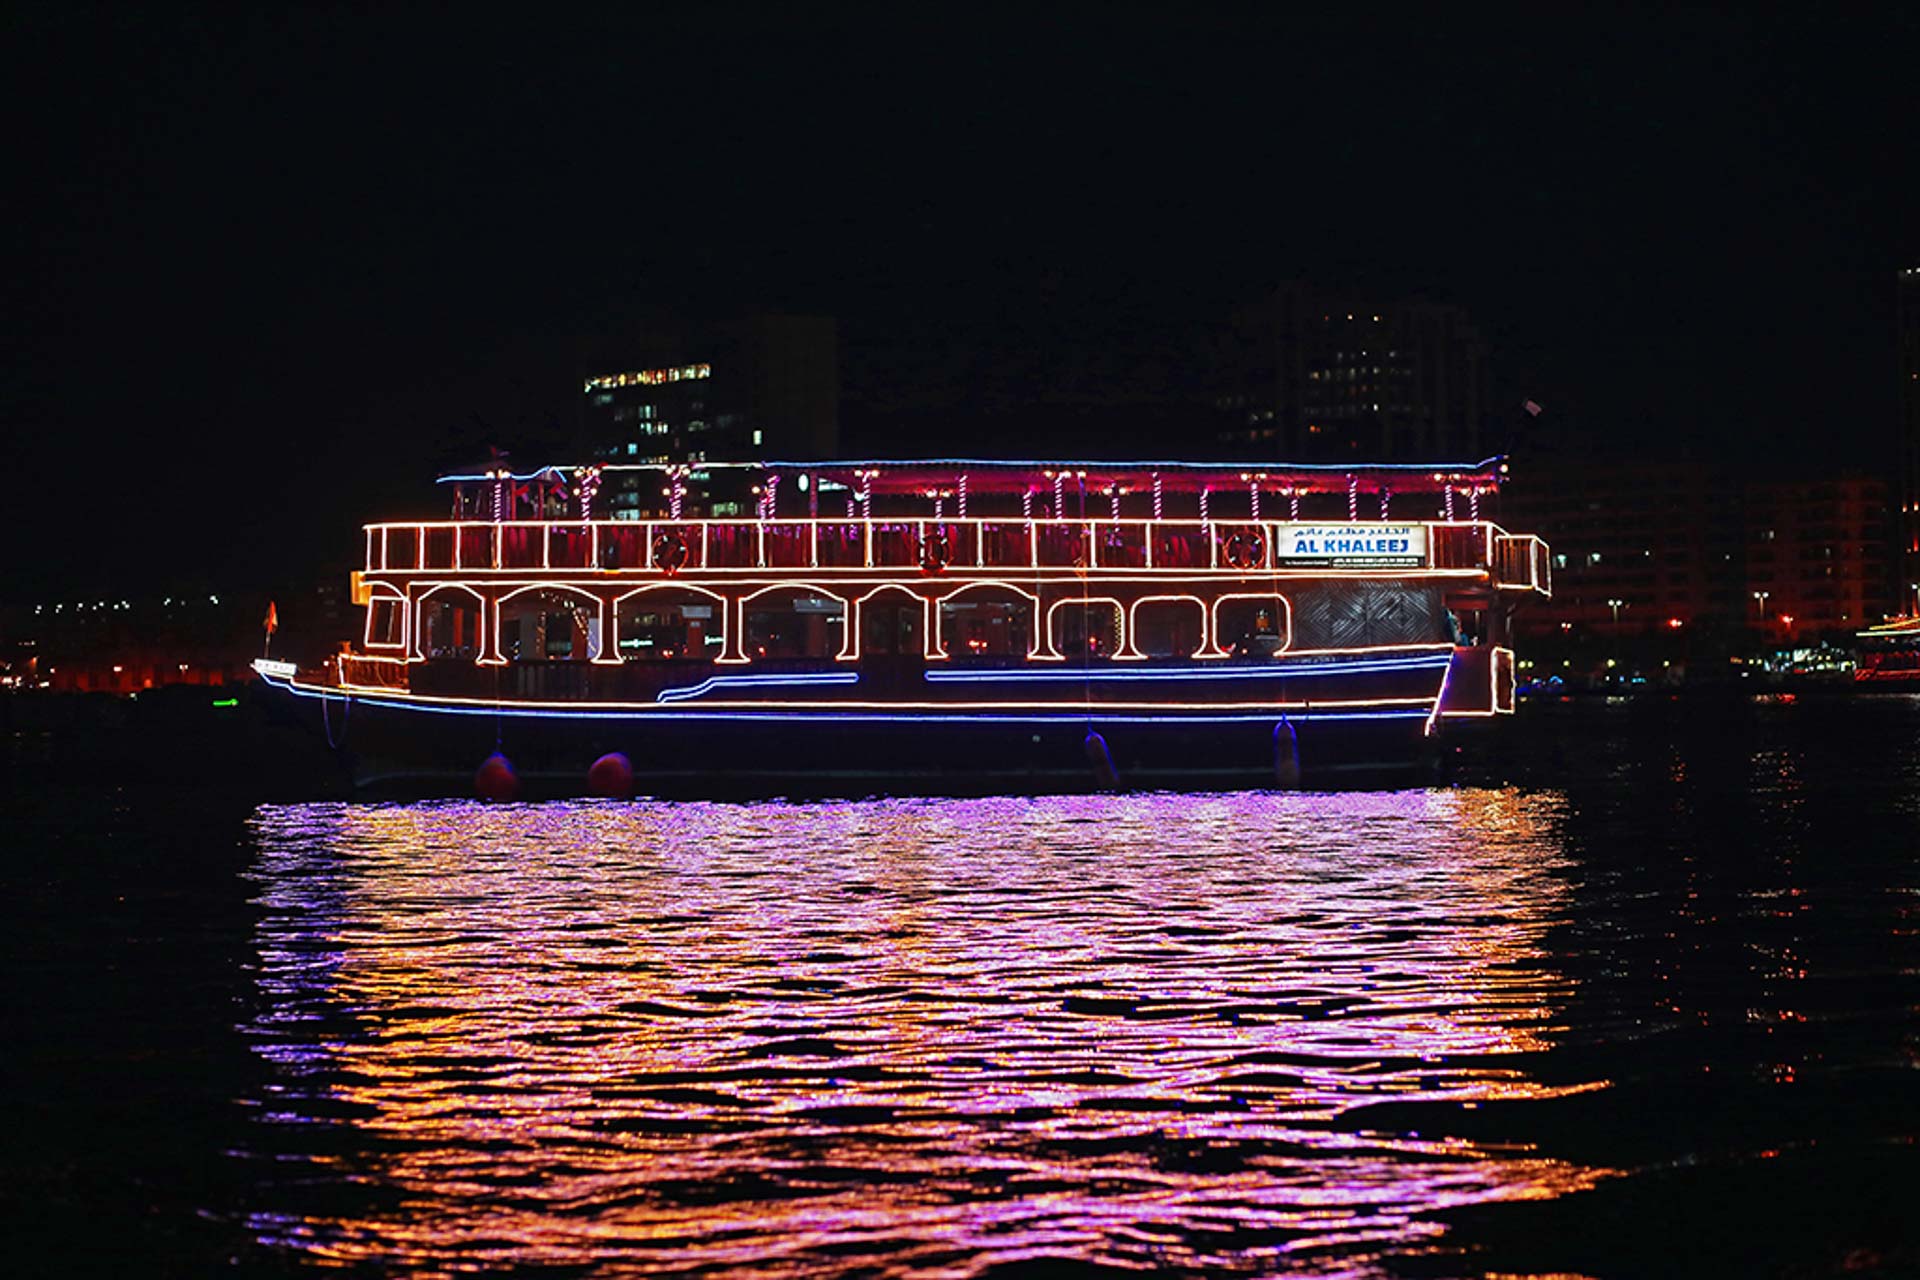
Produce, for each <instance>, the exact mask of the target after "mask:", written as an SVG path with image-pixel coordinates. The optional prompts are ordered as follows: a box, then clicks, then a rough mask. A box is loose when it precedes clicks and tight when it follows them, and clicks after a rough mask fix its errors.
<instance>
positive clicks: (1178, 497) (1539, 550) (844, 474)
mask: <svg viewBox="0 0 1920 1280" xmlns="http://www.w3.org/2000/svg"><path fill="white" fill-rule="evenodd" d="M1505 472H1506V466H1505V463H1504V462H1503V461H1502V460H1501V459H1497V458H1495V459H1488V460H1486V461H1483V462H1479V463H1474V464H1470V465H1459V466H1455V465H1444V464H1442V465H1435V464H1398V465H1384V466H1382V465H1369V466H1359V465H1355V466H1332V465H1315V466H1291V465H1283V464H1267V463H1233V464H1226V463H1187V462H1148V463H1135V464H1125V465H1120V464H1113V463H1091V462H1089V463H1041V462H1004V461H980V460H964V459H954V460H938V461H923V462H840V463H791V462H765V463H718V464H705V465H684V466H674V465H660V464H652V463H646V464H620V463H608V464H596V465H593V466H581V467H547V468H542V469H539V470H537V471H532V472H526V473H515V472H513V471H511V470H510V469H509V468H507V467H505V466H500V467H493V468H489V469H485V470H481V471H477V472H471V473H463V474H455V475H450V476H446V477H443V478H442V484H443V485H446V486H450V487H451V489H452V492H453V503H452V505H453V512H452V516H453V518H451V519H443V520H407V521H385V522H379V523H374V524H369V525H367V526H366V527H365V537H366V560H365V565H364V571H363V576H364V577H366V578H368V579H372V580H375V581H385V582H388V583H391V584H392V585H394V586H397V587H405V586H407V585H411V584H412V583H414V582H418V581H424V580H431V581H447V580H466V581H474V582H495V583H506V582H513V581H520V580H526V579H528V578H529V577H530V576H535V577H539V578H541V579H543V580H557V581H582V580H585V581H598V582H603V583H604V582H605V581H606V580H607V579H608V578H609V577H614V578H630V577H657V576H683V577H698V578H713V579H735V580H739V579H745V578H754V579H772V580H778V579H781V578H793V577H802V576H804V577H818V576H819V575H821V574H827V575H830V576H832V577H834V578H836V579H868V578H870V579H876V580H879V579H886V578H890V577H897V576H899V575H900V574H902V573H906V574H942V575H952V576H955V577H962V578H967V577H975V578H980V577H985V578H992V577H1008V576H1018V577H1020V578H1022V579H1029V580H1046V579H1049V578H1056V577H1074V578H1088V577H1099V578H1112V577H1116V576H1117V577H1125V578H1135V579H1137V578H1140V577H1141V576H1142V575H1146V576H1152V577H1161V576H1166V577H1174V576H1179V577H1185V578H1189V579H1192V578H1204V577H1207V576H1211V575H1219V576H1232V577H1243V576H1245V575H1247V574H1255V573H1257V574H1263V575H1274V576H1286V577H1292V576H1302V575H1314V576H1324V575H1328V574H1338V575H1359V576H1377V575H1381V574H1389V573H1391V574H1406V573H1409V572H1411V573H1434V574H1462V575H1487V576H1488V577H1489V578H1491V579H1492V580H1493V581H1494V582H1495V583H1497V584H1498V585H1500V586H1505V587H1509V588H1515V589H1520V590H1528V591H1536V592H1539V593H1542V594H1546V593H1547V592H1549V590H1550V585H1549V565H1548V557H1547V554H1546V547H1545V544H1544V543H1543V542H1541V540H1540V539H1538V538H1536V537H1533V536H1532V535H1528V534H1514V533H1509V532H1507V531H1506V530H1504V529H1502V528H1501V527H1500V526H1499V525H1498V524H1497V523H1495V522H1494V521H1493V520H1491V519H1484V518H1482V517H1483V515H1486V514H1488V513H1489V512H1490V511H1491V510H1492V509H1494V507H1495V504H1496V503H1497V497H1498V493H1499V488H1500V484H1501V482H1502V480H1503V479H1504V476H1505Z"/></svg>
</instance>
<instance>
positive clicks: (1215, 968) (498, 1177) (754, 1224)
mask: <svg viewBox="0 0 1920 1280" xmlns="http://www.w3.org/2000/svg"><path fill="white" fill-rule="evenodd" d="M1564 809H1565V807H1564V804H1563V802H1562V801H1561V800H1560V799H1559V798H1558V797H1557V796H1554V795H1552V794H1550V793H1549V794H1542V793H1538V792H1535V793H1520V792H1514V791H1491V790H1481V791H1475V790H1458V791H1431V792H1428V791H1421V792H1402V793H1362V794H1342V795H1314V794H1284V795H1258V794H1241V795H1220V796H1120V797H1071V798H1069V797H1059V798H1043V799H1035V800H1008V799H997V800H965V801H950V800H949V801H909V800H901V801H873V802H863V803H840V804H817V805H782V804H766V805H752V806H742V805H698V804H691V805H690V804H658V803H641V804H633V805H595V804H574V805H546V806H519V807H484V806H478V805H472V804H435V805H418V806H406V807H378V808H366V807H353V806H343V805H306V806H294V807H284V808H263V809H261V810H260V811H259V812H258V814H257V816H256V818H255V823H254V825H255V830H256V835H257V837H258V841H259V847H260V858H259V862H258V864H257V869H256V873H255V874H256V879H257V888H258V901H259V905H260V907H261V908H262V912H263V915H262V919H261V924H260V930H259V939H258V942H259V953H260V965H261V967H260V972H259V986H260V996H261V1007H260V1012H259V1015H258V1016H257V1017H256V1018H255V1019H254V1021H253V1022H252V1023H251V1024H250V1025H249V1026H248V1027H247V1028H245V1030H246V1032H247V1035H248V1037H249V1040H250V1042H251V1043H252V1044H253V1045H254V1046H255V1049H256V1051H257V1052H258V1053H259V1054H261V1055H262V1056H263V1057H264V1058H265V1059H266V1060H268V1061H269V1062H270V1063H271V1064H273V1068H274V1069H273V1072H272V1080H273V1084H272V1086H271V1087H270V1088H269V1089H268V1091H267V1092H266V1093H265V1095H264V1096H262V1097H260V1098H258V1099H254V1100H253V1101H254V1102H256V1103H257V1104H258V1114H259V1116H260V1119H261V1124H260V1125H258V1126H256V1129H257V1131H258V1132H259V1133H260V1135H261V1136H260V1139H259V1148H258V1150H257V1151H255V1152H250V1153H248V1154H251V1155H257V1156H260V1157H263V1159H264V1160H265V1161H268V1162H271V1164H272V1167H273V1168H274V1169H275V1170H277V1171H278V1173H277V1174H276V1175H274V1176H277V1177H279V1178H281V1179H282V1180H283V1181H284V1182H286V1183H288V1184H291V1183H295V1182H297V1183H299V1184H300V1189H299V1190H298V1191H293V1190H288V1191H286V1192H285V1193H284V1194H282V1195H279V1196H275V1195H274V1194H272V1193H271V1191H266V1192H263V1193H262V1205H261V1207H260V1208H259V1209H258V1210H257V1212H255V1213H254V1215H253V1220H252V1223H251V1229H252V1231H253V1232H254V1233H255V1234H256V1235H257V1236H258V1237H259V1238H261V1239H262V1240H263V1241H264V1242H267V1243H269V1244H275V1245H283V1246H291V1247H293V1248H295V1249H298V1250H301V1251H305V1252H307V1253H309V1254H310V1255H312V1256H315V1257H317V1258H320V1259H325V1260H333V1261H342V1262H368V1263H374V1264H382V1263H384V1264H392V1265H397V1266H402V1267H414V1268H419V1269H424V1270H441V1269H451V1268H457V1267H472V1266H483V1267H485V1266H499V1267H505V1266H507V1265H516V1266H523V1267H524V1266H541V1265H552V1266H560V1265H568V1264H572V1265H576V1266H578V1265H586V1264H599V1265H601V1266H603V1267H604V1269H605V1270H606V1271H607V1272H609V1273H612V1272H616V1271H617V1272H622V1273H626V1272H632V1271H636V1270H649V1269H651V1270H659V1271H683V1270H688V1271H690V1270H700V1269H708V1270H712V1271H716V1272H720V1271H724V1272H728V1273H736V1274H737V1273H759V1274H792V1275H809V1274H830V1273H836V1272H840V1271H844V1270H848V1269H858V1268H872V1269H877V1270H878V1271H880V1272H882V1273H888V1274H906V1275H912V1274H927V1275H935V1274H938V1275H965V1274H970V1273H973V1272H976V1271H980V1270H983V1269H985V1268H987V1267H988V1266H990V1265H994V1264H1010V1263H1019V1262H1022V1261H1030V1260H1036V1259H1043V1258H1044V1259H1058V1258H1071V1259H1076V1260H1080V1261H1082V1262H1087V1263H1105V1264H1110V1265H1118V1266H1131V1267H1141V1266H1167V1267H1176V1268H1185V1269H1194V1270H1205V1269H1235V1270H1246V1269H1251V1270H1266V1269H1272V1268H1274V1267H1278V1266H1282V1265H1290V1264H1292V1263H1295V1262H1300V1263H1310V1264H1311V1265H1314V1266H1316V1267H1319V1268H1324V1269H1325V1270H1326V1271H1327V1272H1328V1273H1329V1274H1332V1273H1340V1272H1353V1273H1356V1274H1358V1273H1364V1272H1366V1271H1367V1270H1369V1265H1370V1264H1369V1261H1368V1260H1369V1258H1370V1257H1373V1256H1377V1255H1378V1254H1380V1253H1381V1252H1383V1251H1384V1252H1389V1253H1391V1252H1399V1251H1405V1250H1408V1249H1418V1248H1421V1247H1424V1246H1426V1245H1428V1244H1430V1243H1432V1242H1433V1241H1435V1240H1436V1239H1437V1238H1439V1237H1440V1236H1441V1235H1443V1234H1444V1227H1443V1226H1442V1225H1441V1223H1440V1222H1439V1221H1438V1219H1437V1218H1436V1216H1435V1215H1436V1214H1437V1213H1438V1211H1440V1210H1443V1209H1447V1208H1450V1207H1455V1206H1459V1205H1463V1204H1470V1203H1474V1202H1484V1201H1492V1200H1509V1199H1523V1198H1525V1199H1545V1198H1551V1197H1555V1196H1559V1195H1563V1194H1566V1193H1567V1192H1570V1191H1574V1190H1578V1189H1583V1188H1585V1187H1588V1186H1591V1185H1593V1184H1594V1183H1595V1182H1596V1181H1598V1180H1599V1179H1601V1178H1603V1177H1605V1176H1606V1172H1607V1171H1605V1170H1601V1169H1597V1168H1591V1167H1580V1166H1576V1165H1572V1164H1568V1163H1566V1162H1563V1161H1559V1160H1555V1159H1552V1158H1548V1157H1546V1156H1544V1155H1542V1154H1539V1153H1536V1152H1534V1151H1532V1150H1530V1149H1528V1148H1526V1147H1524V1146H1496V1145H1492V1144H1489V1143H1485V1142H1475V1141H1472V1140H1468V1139H1461V1138H1450V1137H1443V1136H1434V1135H1431V1134H1430V1135H1428V1136H1424V1137H1423V1136H1422V1135H1421V1133H1419V1132H1417V1131H1415V1130H1413V1129H1411V1128H1408V1127H1406V1126H1404V1125H1400V1124H1395V1123H1391V1122H1389V1121H1387V1120H1375V1119H1372V1118H1370V1117H1369V1116H1367V1115H1365V1114H1355V1112H1356V1109H1357V1108H1362V1107H1366V1106H1369V1105H1371V1104H1377V1103H1383V1102H1391V1103H1400V1104H1405V1103H1426V1104H1438V1105H1444V1106H1458V1105H1463V1104H1478V1103H1481V1102H1486V1101H1490V1100H1515V1099H1519V1100H1525V1099H1535V1098H1545V1097H1552V1096H1557V1095H1561V1094H1565V1093H1568V1092H1572V1091H1576V1090H1581V1089H1591V1088H1599V1087H1604V1084H1605V1082H1604V1081H1600V1080H1581V1081H1575V1082H1572V1083H1569V1082H1567V1081H1564V1080H1556V1081H1554V1082H1553V1083H1551V1084H1549V1083H1547V1082H1544V1081H1542V1080H1540V1079H1536V1078H1534V1077H1533V1076H1530V1074H1529V1064H1530V1062H1531V1061H1532V1057H1531V1055H1535V1054H1536V1053H1537V1051H1539V1050H1542V1049H1543V1048H1545V1047H1547V1046H1548V1045H1549V1043H1550V1042H1551V1040H1552V1037H1553V1036H1554V1034H1555V1032H1556V1030H1557V1029H1558V1027H1557V1024H1556V1018H1557V1016H1558V1012H1557V1011H1558V1010H1559V1009H1560V1008H1561V1007H1562V1006H1563V1005H1564V1003H1565V1002H1566V1000H1567V998H1568V996H1569V994H1570V991H1571V985H1572V984H1571V980H1570V979H1568V978H1567V977H1565V976H1564V975H1562V974H1559V973H1556V972H1555V971H1553V970H1552V969H1551V968H1550V967H1548V962H1547V953H1546V950H1545V948H1544V946H1543V943H1542V938H1543V934H1544V932H1545V930H1547V929H1548V928H1549V927H1550V926H1552V925H1554V924H1556V923H1559V922H1560V921H1561V920H1562V919H1563V917H1564V914H1565V912H1566V910H1567V905H1568V897H1569V893H1568V889H1567V886H1566V882H1565V880H1564V878H1563V871H1564V868H1565V863H1564V861H1563V855H1562V853H1561V851H1560V848H1559V839H1560V828H1561V824H1562V822H1563V821H1564V817H1565V812H1564ZM1419 1113H1420V1109H1419V1108H1414V1109H1413V1110H1411V1111H1409V1110H1406V1109H1402V1108H1396V1109H1394V1110H1393V1111H1391V1112H1383V1114H1386V1115H1391V1116H1406V1115H1409V1114H1419ZM316 1179H317V1180H318V1182H319V1183H320V1184H333V1185H335V1186H336V1190H337V1194H334V1195H327V1196H317V1195H316V1194H315V1192H314V1191H313V1187H314V1185H315V1180H316ZM316 1204H318V1205H320V1206H322V1208H321V1209H320V1210H318V1211H316V1208H315V1206H316Z"/></svg>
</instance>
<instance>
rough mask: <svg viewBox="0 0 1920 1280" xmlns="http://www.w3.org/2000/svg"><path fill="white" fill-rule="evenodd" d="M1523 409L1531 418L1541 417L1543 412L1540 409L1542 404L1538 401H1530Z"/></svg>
mask: <svg viewBox="0 0 1920 1280" xmlns="http://www.w3.org/2000/svg"><path fill="white" fill-rule="evenodd" d="M1523 407H1524V408H1525V409H1526V411H1527V414H1528V416H1529V417H1534V418H1537V417H1539V416H1540V414H1541V412H1542V410H1541V407H1540V402H1539V401H1538V400H1529V401H1527V403H1526V404H1525V405H1524V406H1523Z"/></svg>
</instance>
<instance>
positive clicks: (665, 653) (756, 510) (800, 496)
mask: <svg viewBox="0 0 1920 1280" xmlns="http://www.w3.org/2000/svg"><path fill="white" fill-rule="evenodd" d="M1505 470H1506V468H1505V466H1504V465H1503V464H1502V463H1501V462H1500V460H1498V459H1493V460H1489V461H1487V462H1483V463H1478V464H1474V465H1470V466H1457V467H1456V466H1439V467H1436V466H1434V465H1432V464H1425V465H1419V466H1367V467H1313V466H1282V465H1271V464H1263V465H1261V466H1259V467H1254V466H1247V465H1214V464H1199V463H1175V462H1165V463H1141V464H1134V465H1115V464H1103V463H1072V464H1044V463H1019V462H990V461H961V460H952V461H939V462H862V463H831V464H827V463H821V464H811V463H776V462H768V463H746V464H710V465H696V466H692V467H678V466H665V467H663V466H620V465H602V466H593V467H553V468H547V469H544V470H540V471H537V472H532V473H528V474H516V473H512V472H510V471H507V470H505V469H495V470H489V471H483V472H480V473H476V474H469V475H454V476H448V477H445V478H443V480H442V482H441V483H442V484H443V485H444V486H446V487H447V488H448V489H449V490H450V492H451V500H452V508H453V512H452V518H451V519H446V520H433V521H407V522H399V523H382V524H373V525H369V526H367V528H366V568H365V569H364V571H362V572H360V573H358V574H356V575H355V582H354V592H355V599H356V601H357V603H359V604H361V605H364V607H365V609H366V615H365V618H366V620H365V631H364V634H363V636H362V640H361V642H360V643H359V644H358V645H356V646H349V647H348V649H347V650H346V651H343V652H341V653H340V654H339V655H337V656H336V657H334V658H332V659H330V660H329V661H328V663H327V664H326V665H325V666H324V667H322V668H317V669H313V670H305V669H295V668H293V667H291V666H288V665H286V664H279V663H273V662H266V661H263V662H261V663H259V664H257V667H258V670H259V673H260V674H261V676H262V677H263V678H264V679H265V680H266V681H267V682H268V683H269V684H271V685H272V686H273V687H274V688H275V689H277V690H282V691H285V692H287V693H290V694H292V695H294V696H295V697H297V698H298V699H301V700H303V702H304V704H305V706H306V708H307V709H308V711H310V712H311V714H312V716H313V718H314V719H315V721H316V722H317V725H316V727H318V728H322V729H324V730H325V732H326V733H327V734H328V737H329V741H330V742H332V743H334V744H335V745H336V746H344V748H345V750H346V751H347V752H348V753H349V754H350V756H351V759H352V762H353V765H354V769H355V776H356V778H357V779H358V780H359V781H362V782H372V781H378V780H381V779H397V778H403V777H415V778H423V777H425V776H428V775H434V774H441V775H445V776H448V777H452V776H470V774H471V771H472V769H473V767H474V765H475V763H476V762H478V761H479V760H480V759H481V758H482V757H484V756H486V755H487V754H488V753H490V752H492V751H493V750H494V749H495V748H496V746H497V747H498V748H499V749H501V750H503V751H504V752H505V753H506V754H507V755H508V756H509V757H510V758H511V759H512V760H513V762H514V764H515V765H516V767H517V768H518V770H519V772H520V775H521V777H522V778H528V779H532V778H539V777H542V776H547V777H554V778H560V779H568V780H578V779H580V778H582V777H584V775H585V771H586V768H587V764H588V762H590V761H592V760H594V759H595V758H596V757H597V756H598V755H600V754H601V753H604V752H611V751H619V752H623V753H625V754H626V755H627V756H628V757H629V758H630V759H631V760H632V762H633V765H634V769H635V772H636V774H637V775H638V776H639V778H640V779H641V785H642V786H643V787H647V788H649V789H655V790H662V789H664V790H673V789H680V790H686V789H688V788H692V789H696V790H697V789H700V788H702V787H707V786H719V785H721V784H723V783H725V782H728V781H735V782H748V783H750V784H753V785H788V784H797V785H812V784H814V783H817V784H822V785H848V784H853V785H861V786H865V785H869V784H871V783H884V784H890V785H904V786H909V787H911V786H916V785H925V786H940V787H945V786H949V785H961V786H986V787H1013V788H1034V787H1057V786H1062V785H1065V786H1076V785H1081V786H1084V785H1087V784H1088V782H1089V780H1091V779H1093V778H1096V777H1103V778H1106V779H1107V780H1109V781H1110V780H1111V775H1112V774H1113V773H1114V772H1115V771H1117V773H1118V774H1119V776H1120V778H1121V779H1123V780H1124V781H1125V782H1126V784H1127V785H1129V786H1191V785H1261V784H1265V785H1272V783H1273V781H1274V779H1275V778H1276V776H1278V777H1279V778H1281V779H1282V780H1283V781H1292V780H1293V778H1295V777H1297V776H1298V775H1299V774H1301V773H1304V774H1305V776H1306V777H1307V778H1308V779H1309V780H1313V779H1315V778H1316V777H1319V778H1328V777H1338V776H1350V775H1347V774H1346V773H1345V771H1349V770H1355V769H1379V768H1393V769H1401V770H1404V769H1407V768H1410V767H1412V766H1415V765H1416V764H1418V763H1419V762H1420V761H1421V760H1422V759H1423V758H1430V755H1431V753H1430V751H1429V747H1430V746H1431V744H1432V743H1433V742H1434V741H1435V739H1436V737H1438V736H1439V735H1442V734H1444V733H1445V732H1446V731H1447V730H1448V729H1449V727H1450V726H1452V725H1453V724H1455V722H1456V721H1459V720H1462V719H1467V718H1473V717H1491V716H1496V715H1500V714H1504V713H1508V712H1511V711H1512V710H1513V705H1514V703H1513V671H1514V662H1513V653H1512V651H1511V650H1510V649H1509V648H1508V647H1507V645H1506V637H1507V635H1508V621H1509V614H1510V612H1511V609H1512V607H1513V606H1514V605H1515V604H1517V603H1518V602H1520V601H1521V600H1524V599H1526V598H1528V597H1530V596H1542V597H1544V596H1546V595H1547V594H1548V593H1549V581H1548V556H1547V551H1546V547H1545V544H1543V543H1542V542H1541V540H1540V539H1539V538H1536V537H1533V536H1531V535H1526V534H1511V533H1507V532H1505V531H1504V530H1502V529H1501V528H1500V527H1499V526H1498V525H1497V524H1495V523H1493V522H1492V521H1491V520H1490V519H1488V518H1486V517H1487V516H1490V515H1491V514H1492V513H1493V504H1495V503H1496V502H1497V498H1498V492H1499V488H1500V484H1501V481H1502V479H1503V478H1504V474H1505ZM1090 761H1091V762H1092V763H1091V767H1090V763H1089V762H1090ZM808 779H811V780H812V783H808V782H806V781H804V780H808ZM836 779H837V780H839V781H838V783H835V782H833V780H836Z"/></svg>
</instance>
